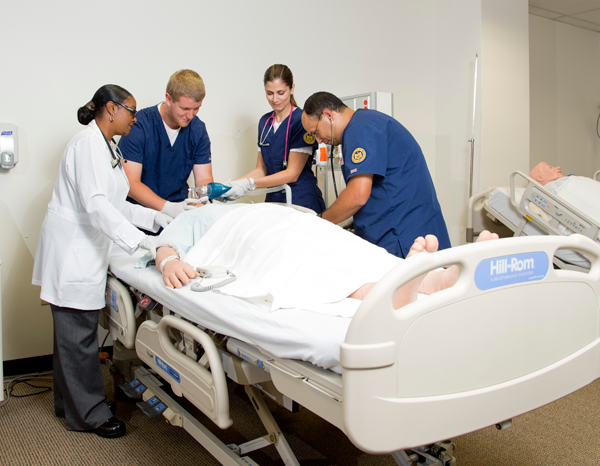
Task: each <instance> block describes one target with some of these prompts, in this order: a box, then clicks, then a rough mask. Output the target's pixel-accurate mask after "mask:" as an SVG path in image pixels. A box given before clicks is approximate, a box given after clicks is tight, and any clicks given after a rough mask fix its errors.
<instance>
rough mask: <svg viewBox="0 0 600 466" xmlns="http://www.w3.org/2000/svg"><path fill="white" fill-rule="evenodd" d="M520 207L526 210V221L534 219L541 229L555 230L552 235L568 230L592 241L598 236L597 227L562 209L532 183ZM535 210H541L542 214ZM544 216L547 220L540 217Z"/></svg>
mask: <svg viewBox="0 0 600 466" xmlns="http://www.w3.org/2000/svg"><path fill="white" fill-rule="evenodd" d="M533 206H535V207H533ZM520 207H521V208H524V209H525V210H526V212H527V214H528V215H527V218H528V220H530V221H531V220H532V218H531V217H534V218H536V219H537V220H538V222H536V223H539V222H541V223H542V227H543V228H544V225H546V226H549V227H550V228H554V229H555V230H556V231H554V232H553V233H554V234H565V233H566V232H567V231H566V230H568V231H569V232H572V233H579V234H582V235H585V236H587V237H589V238H592V239H595V238H596V237H597V235H598V228H597V227H595V226H594V225H593V224H591V223H589V222H588V221H586V220H585V218H582V217H580V216H578V215H577V213H576V212H572V211H569V210H566V209H564V208H563V206H562V204H561V202H559V201H556V200H555V199H553V198H552V197H551V195H548V194H546V193H544V192H542V191H541V190H540V189H539V188H538V187H537V186H535V185H534V184H533V183H530V184H529V186H528V187H527V189H526V190H525V192H524V193H523V197H522V199H521V204H520ZM535 208H538V209H541V211H542V212H543V214H542V213H541V212H539V210H538V211H536V209H535ZM544 214H546V215H548V220H547V219H546V218H543V217H542V215H544ZM545 229H547V228H545Z"/></svg>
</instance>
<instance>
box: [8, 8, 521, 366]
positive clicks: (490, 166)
mask: <svg viewBox="0 0 600 466" xmlns="http://www.w3.org/2000/svg"><path fill="white" fill-rule="evenodd" d="M488 2H491V0H483V4H484V6H485V5H486V3H488ZM449 3H453V4H455V5H453V7H452V8H450V7H449V6H448V4H449ZM496 3H499V4H501V5H505V7H502V6H501V5H499V6H495V7H494V9H493V13H494V15H497V14H498V15H500V17H501V18H502V24H503V26H506V27H507V29H506V31H505V32H504V34H506V35H509V34H510V33H515V29H514V28H515V26H514V24H513V23H516V24H517V26H516V34H517V36H518V37H517V39H516V41H515V44H512V43H511V45H514V47H512V48H506V47H489V48H488V49H487V51H486V47H485V42H483V46H482V40H481V34H482V31H481V24H482V17H483V18H484V19H485V18H486V10H485V8H482V7H481V4H482V0H457V1H455V2H447V1H445V0H422V1H419V2H415V1H412V0H375V1H372V2H369V3H368V4H366V3H365V2H363V1H362V0H346V1H345V2H339V1H330V2H322V1H317V0H308V1H304V2H302V3H301V6H299V5H300V4H298V3H295V4H293V5H292V4H287V3H281V2H276V1H274V0H256V1H254V2H233V1H223V2H198V1H195V0H174V1H171V2H168V3H167V2H161V1H158V0H156V1H147V0H130V1H128V2H119V1H116V0H107V1H105V2H103V3H102V4H101V5H100V4H91V3H87V2H80V1H77V0H64V1H62V2H59V3H52V4H50V3H47V2H43V1H41V0H38V1H34V2H14V3H13V4H12V5H11V11H10V14H11V21H9V22H7V23H6V24H5V25H4V26H3V30H2V33H3V37H5V38H6V37H9V38H10V44H11V60H12V63H11V65H12V67H13V68H12V69H14V70H18V71H15V72H6V70H3V73H1V74H0V95H1V97H0V98H1V99H2V100H1V105H0V121H2V122H10V123H14V124H16V125H17V126H18V128H19V137H20V141H19V142H20V149H21V153H20V163H19V165H18V166H17V167H16V168H15V169H14V170H12V171H10V172H4V173H0V218H1V219H2V221H1V222H0V235H1V237H2V241H1V242H0V259H1V260H2V268H3V274H2V280H3V281H2V289H3V298H2V299H3V301H2V305H3V313H4V315H3V324H4V327H3V328H4V358H5V359H6V360H12V359H19V358H26V357H31V356H37V355H44V354H50V353H51V352H52V322H51V317H50V311H49V309H48V308H47V307H42V306H41V305H40V301H39V298H38V296H39V289H38V288H37V287H33V286H31V285H30V280H31V269H32V266H33V256H34V254H35V249H36V244H37V239H38V235H39V228H40V225H41V223H42V220H43V218H44V215H45V212H46V206H47V203H48V201H49V199H50V196H51V192H52V187H53V185H54V181H55V178H56V174H57V170H58V164H59V160H60V157H61V155H62V152H63V150H64V147H65V145H66V144H67V142H68V141H69V139H70V138H71V137H72V136H73V135H74V134H75V133H76V132H77V131H78V130H79V129H80V125H79V124H78V123H77V121H76V117H75V115H76V110H77V108H78V107H80V106H81V105H83V104H85V103H86V102H88V101H89V100H90V98H91V97H92V95H93V93H94V91H95V90H96V89H97V88H98V87H100V86H101V85H103V84H106V83H116V84H120V85H122V86H124V87H125V88H126V89H128V90H130V91H131V92H132V93H133V94H134V96H135V97H136V98H137V104H138V108H142V107H145V106H149V105H154V104H156V103H157V102H159V101H160V100H161V99H162V98H163V95H164V88H165V85H166V82H167V80H168V77H169V76H170V75H171V74H172V73H173V72H174V71H175V70H177V69H181V68H191V69H194V70H196V71H198V72H199V73H200V74H201V75H202V77H203V78H204V80H205V83H206V87H207V97H206V99H205V101H204V105H203V107H202V108H201V110H200V113H199V117H200V118H201V119H202V120H203V121H204V122H205V123H206V125H207V128H208V131H209V135H210V137H211V140H212V152H213V171H214V175H215V178H216V179H217V180H222V179H226V178H229V177H232V176H235V175H238V174H241V173H243V172H244V171H246V170H249V169H250V168H252V167H253V166H254V164H255V161H256V137H257V129H256V125H257V121H258V118H259V116H260V115H262V114H263V113H265V112H266V111H268V110H269V108H270V107H269V106H268V104H267V102H266V100H265V98H264V89H263V84H262V75H263V73H264V70H265V69H266V68H267V67H268V66H269V65H271V64H273V63H285V64H287V65H289V66H290V68H291V69H292V70H293V72H294V76H295V81H296V97H297V100H298V101H299V103H303V102H304V100H305V99H306V98H307V97H308V96H309V95H311V94H312V93H313V92H316V91H320V90H327V91H331V92H333V93H335V94H338V95H351V94H356V93H360V92H369V91H381V92H391V93H393V94H394V115H395V117H396V118H397V119H398V120H399V121H400V122H401V123H402V124H404V125H405V126H406V127H407V128H408V129H409V130H410V131H411V132H412V133H413V134H414V135H415V137H416V138H417V140H418V141H419V143H420V144H421V146H422V148H423V152H424V154H425V157H426V159H427V162H428V164H429V166H430V170H431V172H432V177H433V179H434V183H435V184H436V188H437V192H438V197H439V198H440V200H441V203H442V208H443V210H444V215H445V219H446V222H447V224H448V227H449V230H450V232H451V238H452V241H453V243H454V244H458V243H459V242H461V241H462V237H463V236H464V223H465V215H466V214H465V212H466V196H467V194H466V193H467V191H466V189H467V187H466V182H467V181H466V180H467V178H468V142H467V139H469V138H470V125H471V116H470V115H471V102H472V92H473V87H472V86H473V78H472V75H473V64H474V61H473V60H474V55H475V52H476V51H478V50H479V49H480V47H481V53H482V62H483V66H486V65H485V60H486V59H487V60H489V63H490V64H493V63H494V55H495V54H497V53H500V55H501V57H500V58H502V59H504V60H507V61H509V60H508V58H509V57H504V56H503V55H502V54H504V53H506V54H511V53H516V55H517V58H518V60H517V61H518V62H519V65H520V64H521V61H522V60H523V55H522V53H521V52H522V49H521V45H522V44H521V39H522V23H523V17H525V20H524V21H525V23H526V18H527V12H526V6H525V7H523V5H526V0H510V1H507V2H496ZM486 8H488V10H489V6H488V7H486ZM488 23H489V21H488ZM493 24H495V23H493ZM375 25H376V26H375ZM525 29H526V28H525ZM502 36H503V34H499V35H498V37H501V38H502V40H504V39H506V37H502ZM484 38H485V34H484ZM486 53H487V57H486ZM489 66H490V68H489V69H491V65H489ZM519 70H520V68H519ZM496 71H497V72H499V73H504V74H506V69H496ZM483 73H485V71H483ZM483 73H482V76H483V84H482V86H483V87H482V89H483V91H482V94H483V99H482V108H483V110H480V111H479V115H478V119H481V115H482V114H483V115H485V111H486V107H485V106H486V99H485V97H486V95H485V86H486V81H485V74H483ZM526 75H527V73H525V76H526ZM522 79H526V78H523V76H521V77H520V79H519V80H518V81H519V82H518V83H517V84H515V85H514V86H513V87H511V88H510V92H512V91H513V90H514V89H517V90H518V92H517V94H518V96H517V97H519V98H520V97H521V89H520V84H521V82H520V81H521V80H522ZM491 82H494V80H491ZM502 92H504V91H502ZM510 92H505V94H507V95H508V94H510ZM509 97H510V96H509ZM505 98H506V96H505ZM499 100H503V99H502V98H501V97H499ZM525 100H526V101H527V102H528V96H527V98H526V99H525ZM487 105H488V108H489V110H488V111H489V112H493V108H492V107H493V106H494V105H498V102H497V101H496V100H490V101H489V103H488V104H487ZM502 112H504V110H502ZM496 113H498V112H496ZM521 113H523V111H522V110H521ZM513 115H514V112H512V109H511V112H509V113H504V114H503V116H504V118H502V120H511V119H512V118H513ZM500 116H502V115H497V117H500ZM527 121H528V116H527ZM484 122H485V120H484ZM511 124H512V125H513V127H511V128H510V130H511V131H516V132H517V133H520V132H521V130H520V128H517V127H518V125H519V124H520V122H512V123H511ZM495 127H496V126H495V125H494V124H493V125H490V127H489V128H488V130H487V132H486V130H485V124H484V125H483V126H481V128H482V134H481V137H480V139H481V149H479V148H478V150H483V148H484V147H485V144H487V143H488V142H487V140H486V137H487V138H489V139H490V141H493V142H490V145H494V146H495V145H497V144H498V145H499V146H502V145H503V144H504V145H505V146H506V147H504V148H502V147H501V148H500V149H502V152H506V151H510V150H511V149H512V146H513V144H512V142H511V143H510V144H508V141H509V140H508V139H507V138H504V139H502V138H500V137H498V135H497V134H496V135H495V134H494V128H495ZM505 127H506V126H505V125H501V126H500V127H499V128H497V129H498V130H499V131H504V129H505ZM477 128H478V129H477V131H478V134H479V131H480V130H479V128H480V124H479V123H478V124H477ZM515 128H516V129H515ZM502 134H503V133H502ZM494 138H495V139H494ZM522 144H523V138H522V137H521V136H520V135H519V138H518V144H517V145H519V146H520V145H522ZM527 145H528V143H527ZM518 152H519V154H520V153H521V150H520V149H519V151H518ZM510 168H511V169H514V164H513V165H512V166H511V167H510ZM479 170H480V171H481V172H482V173H484V174H485V173H487V172H488V171H494V170H495V167H494V159H493V158H491V159H490V158H489V157H488V158H487V159H486V157H485V156H482V160H481V166H480V168H479ZM478 176H479V178H481V179H478V183H479V184H483V183H484V182H485V181H482V179H485V178H484V177H483V176H482V175H478ZM505 178H506V177H503V179H505Z"/></svg>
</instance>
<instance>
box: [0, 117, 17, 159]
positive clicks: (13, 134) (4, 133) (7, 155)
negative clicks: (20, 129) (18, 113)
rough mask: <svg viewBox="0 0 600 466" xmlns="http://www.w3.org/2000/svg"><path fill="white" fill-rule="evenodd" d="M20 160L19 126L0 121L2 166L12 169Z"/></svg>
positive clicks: (0, 157)
mask: <svg viewBox="0 0 600 466" xmlns="http://www.w3.org/2000/svg"><path fill="white" fill-rule="evenodd" d="M18 161H19V138H18V137H17V127H16V126H15V125H11V124H8V123H0V167H1V168H3V169H5V170H10V169H11V168H13V167H14V166H15V165H16V164H17V162H18Z"/></svg>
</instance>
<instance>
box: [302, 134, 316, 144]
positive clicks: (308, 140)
mask: <svg viewBox="0 0 600 466" xmlns="http://www.w3.org/2000/svg"><path fill="white" fill-rule="evenodd" d="M304 142H305V143H306V144H314V143H315V137H314V136H313V135H312V134H308V133H304Z"/></svg>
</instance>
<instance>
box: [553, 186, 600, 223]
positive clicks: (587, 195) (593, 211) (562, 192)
mask: <svg viewBox="0 0 600 466" xmlns="http://www.w3.org/2000/svg"><path fill="white" fill-rule="evenodd" d="M546 187H547V188H548V189H549V190H550V191H552V192H554V193H556V194H557V195H558V196H560V197H561V198H562V199H564V200H565V201H567V202H568V203H569V204H571V205H572V206H573V207H575V208H576V209H578V210H580V211H581V212H583V213H584V214H586V215H587V216H589V217H591V218H592V219H593V220H594V221H596V222H598V223H600V183H599V182H598V181H595V180H592V179H591V178H586V177H584V176H569V177H567V179H565V180H564V181H563V179H562V178H559V179H558V180H556V181H551V182H550V183H548V184H547V185H546ZM553 187H556V189H553Z"/></svg>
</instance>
